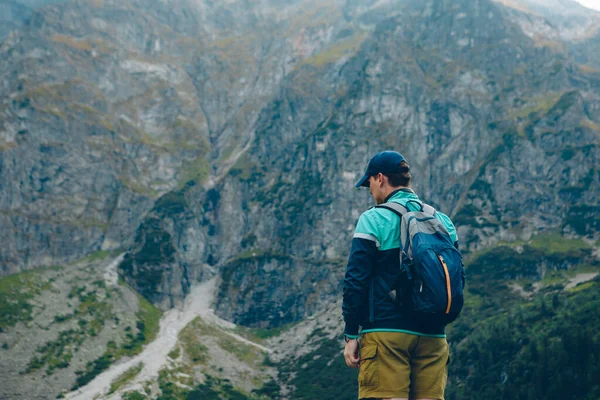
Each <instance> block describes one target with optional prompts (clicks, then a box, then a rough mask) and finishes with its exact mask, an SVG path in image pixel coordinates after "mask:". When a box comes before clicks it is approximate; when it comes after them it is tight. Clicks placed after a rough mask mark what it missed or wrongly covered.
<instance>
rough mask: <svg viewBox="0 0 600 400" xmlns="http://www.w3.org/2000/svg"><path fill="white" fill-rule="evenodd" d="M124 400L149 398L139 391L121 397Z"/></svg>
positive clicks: (144, 399)
mask: <svg viewBox="0 0 600 400" xmlns="http://www.w3.org/2000/svg"><path fill="white" fill-rule="evenodd" d="M121 397H122V398H123V400H146V399H147V398H148V397H146V396H144V395H143V394H141V393H140V392H138V391H137V390H135V391H133V392H126V393H123V394H122V395H121Z"/></svg>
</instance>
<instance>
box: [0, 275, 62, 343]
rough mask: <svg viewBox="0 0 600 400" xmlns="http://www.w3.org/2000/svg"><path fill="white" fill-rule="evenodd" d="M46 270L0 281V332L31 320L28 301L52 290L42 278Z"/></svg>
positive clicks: (7, 277)
mask: <svg viewBox="0 0 600 400" xmlns="http://www.w3.org/2000/svg"><path fill="white" fill-rule="evenodd" d="M56 268H58V267H55V269H56ZM47 270H48V269H46V270H43V269H42V270H40V269H37V270H35V271H25V272H21V273H18V274H14V275H9V276H6V277H4V278H2V279H0V332H2V331H3V330H4V329H6V328H8V327H10V326H14V325H15V324H16V323H17V322H19V321H30V320H31V314H32V312H33V306H32V305H31V303H30V300H32V299H33V298H34V297H35V296H36V295H39V294H40V293H42V292H43V291H44V290H50V289H52V284H51V283H50V282H49V281H47V280H46V279H45V278H43V273H44V271H47Z"/></svg>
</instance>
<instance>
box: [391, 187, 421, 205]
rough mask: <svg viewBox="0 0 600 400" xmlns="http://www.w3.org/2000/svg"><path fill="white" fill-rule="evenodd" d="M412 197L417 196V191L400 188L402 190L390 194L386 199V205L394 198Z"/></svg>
mask: <svg viewBox="0 0 600 400" xmlns="http://www.w3.org/2000/svg"><path fill="white" fill-rule="evenodd" d="M411 195H412V196H415V197H416V196H417V195H416V194H415V191H414V190H412V189H411V188H400V189H396V190H394V191H393V192H392V193H390V194H389V195H388V196H387V197H386V198H385V201H384V203H387V202H388V201H390V200H391V199H392V198H394V197H398V198H402V197H411Z"/></svg>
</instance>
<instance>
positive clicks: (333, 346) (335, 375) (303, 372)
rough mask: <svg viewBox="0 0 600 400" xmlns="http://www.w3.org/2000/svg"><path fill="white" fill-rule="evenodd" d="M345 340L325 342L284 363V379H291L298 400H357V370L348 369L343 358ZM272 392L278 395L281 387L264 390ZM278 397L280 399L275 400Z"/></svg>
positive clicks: (325, 340) (294, 395) (282, 375)
mask: <svg viewBox="0 0 600 400" xmlns="http://www.w3.org/2000/svg"><path fill="white" fill-rule="evenodd" d="M343 343H344V342H343V340H342V338H341V337H340V338H339V339H338V340H331V339H326V338H324V339H322V340H321V341H320V342H319V343H318V344H317V345H315V350H314V351H312V352H310V353H308V354H306V355H304V356H302V357H300V358H299V359H298V360H293V363H288V364H284V365H282V366H281V368H280V369H279V371H280V377H281V378H282V379H285V380H287V379H289V378H290V377H291V376H292V375H291V373H294V372H295V376H293V378H291V380H290V383H291V384H293V385H294V387H295V390H294V392H293V394H292V396H291V398H293V399H297V400H313V399H322V400H340V399H348V400H350V399H356V394H357V393H358V392H357V391H358V381H357V379H358V370H356V369H354V368H348V366H346V363H345V361H344V357H343V356H342V349H343ZM269 389H270V390H272V392H271V393H269V395H272V396H276V395H277V392H278V388H277V386H276V385H274V384H273V383H270V384H269V385H268V386H266V387H263V389H262V390H267V391H268V390H269ZM272 398H277V397H272Z"/></svg>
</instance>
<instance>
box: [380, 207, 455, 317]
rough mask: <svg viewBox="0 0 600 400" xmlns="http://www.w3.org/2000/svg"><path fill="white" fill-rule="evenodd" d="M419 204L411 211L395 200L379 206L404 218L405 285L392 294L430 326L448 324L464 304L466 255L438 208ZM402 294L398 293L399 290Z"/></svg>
mask: <svg viewBox="0 0 600 400" xmlns="http://www.w3.org/2000/svg"><path fill="white" fill-rule="evenodd" d="M411 202H412V203H416V204H418V205H419V208H420V210H419V211H411V210H409V209H408V208H407V207H406V206H403V205H402V204H399V203H395V202H388V203H384V204H380V205H377V206H376V207H378V208H385V209H388V210H390V211H392V212H394V213H395V214H396V215H398V216H399V217H400V219H401V222H400V269H401V273H402V274H403V275H404V274H405V279H403V280H402V281H404V282H408V284H407V286H405V287H395V288H393V289H395V290H393V291H390V296H391V297H392V299H393V300H394V302H396V304H398V305H399V306H400V307H402V308H403V310H404V311H405V312H409V313H411V314H412V317H413V318H416V319H418V321H419V322H421V323H424V324H426V325H432V326H435V325H440V324H442V325H446V324H449V323H450V322H452V321H454V320H455V319H456V317H458V315H459V314H460V311H461V310H462V307H463V302H464V298H463V288H464V282H465V270H464V264H463V261H462V256H461V254H460V252H459V251H458V249H456V247H454V243H452V239H451V237H450V234H449V233H448V231H447V230H446V228H445V227H444V225H443V224H442V223H441V221H440V220H438V219H437V218H436V217H435V213H436V210H435V209H434V208H433V207H431V206H429V205H427V204H422V203H420V202H418V201H416V200H409V201H408V202H407V203H406V204H407V205H408V203H411ZM397 292H400V293H402V296H400V295H399V296H396V293H397Z"/></svg>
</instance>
